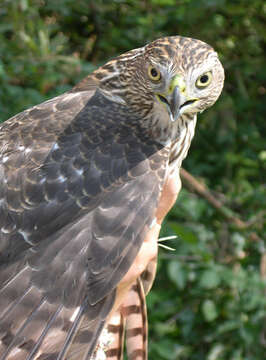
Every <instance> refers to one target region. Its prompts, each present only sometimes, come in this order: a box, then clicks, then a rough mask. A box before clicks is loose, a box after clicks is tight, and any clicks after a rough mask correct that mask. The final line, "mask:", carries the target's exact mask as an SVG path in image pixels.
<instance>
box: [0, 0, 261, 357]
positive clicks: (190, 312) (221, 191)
mask: <svg viewBox="0 0 266 360" xmlns="http://www.w3.org/2000/svg"><path fill="white" fill-rule="evenodd" d="M265 15H266V4H265V2H264V1H263V0H252V1H250V0H231V1H230V0H177V1H175V0H150V1H148V0H146V1H144V0H134V1H133V0H112V1H111V0H97V1H89V0H75V1H72V0H57V1H54V0H0V108H1V113H0V118H1V120H2V121H3V120H5V119H7V118H8V117H10V116H11V115H13V114H15V113H17V112H19V111H22V110H23V109H25V108H27V107H29V106H31V105H34V104H36V103H40V102H42V101H44V100H46V99H48V98H51V97H53V96H55V95H57V94H60V93H62V92H64V91H66V90H68V89H69V88H70V87H71V86H73V85H74V84H75V83H77V82H78V81H79V80H80V79H81V78H82V77H84V76H85V75H86V74H87V73H89V72H91V71H92V70H93V69H94V68H95V67H97V66H99V65H100V64H102V63H103V62H105V61H106V60H107V59H110V58H111V57H113V56H116V55H117V54H119V53H121V52H124V51H127V50H129V49H132V48H135V47H139V46H142V45H143V44H145V43H147V42H149V41H150V40H154V39H156V38H158V37H160V36H165V35H175V34H182V35H184V36H190V37H195V38H199V39H201V40H203V41H206V42H207V43H209V44H211V45H212V46H213V47H214V48H215V49H216V51H217V52H218V53H219V56H220V58H221V60H222V62H223V64H224V67H225V70H226V83H225V89H224V92H223V95H222V96H221V98H220V99H219V101H218V102H217V104H216V105H215V106H214V107H213V108H211V109H210V110H208V111H207V112H206V113H204V114H203V115H201V116H200V117H199V121H198V126H197V133H196V136H195V139H194V141H193V144H192V147H191V150H190V154H189V156H188V159H187V160H185V162H184V167H185V168H187V170H189V171H190V172H191V173H192V174H194V176H196V177H197V178H198V179H200V180H201V181H202V182H204V183H205V184H206V185H207V186H208V187H209V189H211V191H212V193H213V194H214V195H215V197H216V198H217V199H218V200H219V201H220V202H221V203H222V204H223V205H224V206H226V207H227V208H229V209H231V210H232V211H233V212H234V213H235V214H236V215H237V216H238V217H239V218H241V219H242V220H243V221H244V222H245V223H246V224H247V225H248V226H247V227H246V228H244V229H242V228H238V227H237V226H236V225H232V224H231V223H230V222H229V221H228V220H227V219H225V218H224V217H223V216H222V215H221V213H218V212H217V211H216V210H215V209H214V208H212V206H211V205H210V204H209V203H208V202H206V200H204V199H202V198H200V197H199V196H197V195H196V194H195V193H193V192H191V191H188V190H187V189H184V190H182V192H181V195H180V197H179V199H178V202H177V204H176V206H175V207H174V209H173V210H172V212H171V213H170V214H169V216H168V220H167V221H166V223H165V225H164V228H163V235H173V234H177V236H178V239H177V240H171V244H170V245H171V246H173V247H175V248H176V251H175V252H172V253H170V252H167V251H165V250H160V253H161V254H160V255H161V256H160V261H159V265H158V274H157V280H156V282H155V285H154V288H153V291H152V293H151V294H150V295H149V297H148V305H149V321H150V353H149V358H150V359H158V360H163V359H169V360H176V359H182V360H183V359H189V360H193V359H195V360H203V359H204V360H262V359H264V358H265V353H266V296H265V295H266V288H265V281H266V274H265V273H266V257H265V252H266V249H265V242H264V240H263V235H265V207H266V194H265V184H263V180H264V181H265V173H266V172H265V169H266V149H265V134H266V122H265V119H264V118H265V111H266V105H265V93H266V87H265V83H266V81H265V80H266V68H265V48H266V46H265V45H266V44H265V40H266V29H265V23H266V16H265ZM263 254H264V255H263ZM263 259H264V262H263Z"/></svg>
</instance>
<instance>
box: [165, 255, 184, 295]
mask: <svg viewBox="0 0 266 360" xmlns="http://www.w3.org/2000/svg"><path fill="white" fill-rule="evenodd" d="M167 271H168V275H169V278H170V279H171V280H172V281H173V283H174V284H175V285H176V286H177V287H178V289H180V290H182V289H184V287H185V286H186V282H187V271H186V270H185V268H184V267H183V266H182V264H181V263H180V262H179V261H170V262H169V264H168V267H167Z"/></svg>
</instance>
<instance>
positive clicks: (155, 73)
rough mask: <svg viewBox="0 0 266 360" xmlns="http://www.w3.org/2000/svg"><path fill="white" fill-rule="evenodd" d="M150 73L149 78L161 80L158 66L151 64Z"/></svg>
mask: <svg viewBox="0 0 266 360" xmlns="http://www.w3.org/2000/svg"><path fill="white" fill-rule="evenodd" d="M148 75H149V78H150V79H151V80H153V81H159V80H160V79H161V73H160V71H159V70H158V69H156V67H154V66H149V68H148Z"/></svg>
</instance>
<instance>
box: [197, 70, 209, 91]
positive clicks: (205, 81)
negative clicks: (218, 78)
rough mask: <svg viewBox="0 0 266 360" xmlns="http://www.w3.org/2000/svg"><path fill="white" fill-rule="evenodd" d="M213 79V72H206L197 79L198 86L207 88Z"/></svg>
mask: <svg viewBox="0 0 266 360" xmlns="http://www.w3.org/2000/svg"><path fill="white" fill-rule="evenodd" d="M211 81H212V73H211V71H208V72H206V73H205V74H202V75H200V76H199V77H198V79H197V81H196V86H197V88H199V89H202V88H205V87H206V86H208V85H209V84H210V82H211Z"/></svg>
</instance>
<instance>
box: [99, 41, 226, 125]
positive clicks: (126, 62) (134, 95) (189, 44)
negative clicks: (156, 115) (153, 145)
mask: <svg viewBox="0 0 266 360" xmlns="http://www.w3.org/2000/svg"><path fill="white" fill-rule="evenodd" d="M96 76H97V72H96ZM98 76H99V79H100V81H101V87H102V89H103V90H106V91H109V92H110V93H111V94H112V96H115V97H116V98H117V99H118V101H119V99H121V102H123V101H124V102H125V103H126V104H127V105H129V106H131V107H133V108H134V110H135V111H139V112H142V115H143V114H144V115H146V114H149V113H150V111H152V109H156V111H161V112H163V113H165V114H168V115H169V119H170V120H171V121H172V122H175V121H176V120H177V119H178V118H179V117H180V115H182V114H184V113H186V114H195V113H197V112H202V111H203V110H205V109H206V108H208V107H210V106H211V105H212V104H213V103H214V102H215V101H216V100H217V98H218V97H219V95H220V93H221V91H222V88H223V82H224V70H223V67H222V65H221V63H220V61H219V59H218V56H217V53H216V52H215V51H214V50H213V49H212V48H211V47H210V46H209V45H207V44H206V43H204V42H202V41H200V40H195V39H191V38H185V37H180V36H172V37H166V38H161V39H158V40H155V41H153V42H152V43H150V44H148V45H146V46H144V47H143V48H140V49H135V50H132V51H129V52H127V53H125V54H123V55H121V56H119V57H118V58H116V59H114V60H112V61H110V62H109V63H107V64H106V65H105V66H103V67H102V68H101V69H100V70H99V72H98Z"/></svg>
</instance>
